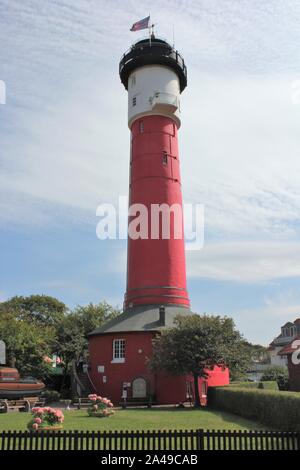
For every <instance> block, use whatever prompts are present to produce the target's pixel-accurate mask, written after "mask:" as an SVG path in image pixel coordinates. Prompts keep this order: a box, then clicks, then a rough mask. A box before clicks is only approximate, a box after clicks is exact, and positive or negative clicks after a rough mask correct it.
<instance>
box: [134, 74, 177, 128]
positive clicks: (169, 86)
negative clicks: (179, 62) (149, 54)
mask: <svg viewBox="0 0 300 470" xmlns="http://www.w3.org/2000/svg"><path fill="white" fill-rule="evenodd" d="M149 115H160V116H167V117H170V118H171V119H174V120H175V121H176V123H177V126H178V128H179V127H180V85H179V79H178V75H177V74H176V73H175V72H174V71H173V70H172V69H170V68H168V67H165V66H163V65H145V66H142V67H140V68H138V69H136V70H134V71H133V72H132V73H131V74H130V76H129V80H128V126H129V128H131V125H132V123H133V122H134V121H135V120H136V119H138V118H140V117H142V116H149Z"/></svg>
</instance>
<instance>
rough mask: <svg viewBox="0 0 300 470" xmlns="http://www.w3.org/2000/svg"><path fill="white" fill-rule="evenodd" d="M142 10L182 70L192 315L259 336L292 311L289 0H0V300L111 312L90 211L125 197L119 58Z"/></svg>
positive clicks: (299, 206) (110, 269) (295, 203)
mask: <svg viewBox="0 0 300 470" xmlns="http://www.w3.org/2000/svg"><path fill="white" fill-rule="evenodd" d="M149 12H150V13H151V18H152V21H153V22H154V23H155V24H156V26H155V31H156V34H157V35H158V36H160V37H163V38H166V39H168V40H169V41H170V42H171V43H172V42H173V29H174V40H175V47H176V48H177V49H178V50H179V51H180V52H181V53H182V55H183V57H184V59H185V61H186V64H187V67H188V87H187V89H186V90H185V91H184V93H183V95H182V97H181V108H182V126H181V128H180V132H179V134H180V135H179V141H180V158H181V173H182V184H183V197H184V201H185V202H186V203H200V204H203V205H204V217H205V219H204V220H205V240H204V247H203V249H202V250H200V251H187V253H186V255H187V274H188V289H189V294H190V298H191V302H192V309H193V311H196V312H198V313H203V312H206V313H215V314H220V315H228V316H231V317H233V319H234V321H235V323H236V325H237V327H238V328H239V330H240V331H241V332H242V333H243V334H244V336H245V337H246V338H247V339H248V340H249V341H251V342H254V343H261V344H265V345H267V344H268V343H269V342H270V341H271V340H272V339H273V337H274V336H276V335H277V334H278V333H279V331H280V326H281V325H282V324H283V323H285V322H286V321H293V320H295V319H296V318H298V317H300V288H299V287H300V240H299V233H300V156H299V150H300V128H299V127H300V99H298V98H299V95H300V94H298V95H297V96H295V89H297V87H298V86H299V81H300V54H299V52H300V51H299V47H300V46H299V45H300V28H299V21H300V3H299V2H298V1H297V0H264V1H263V2H262V1H261V0H223V1H222V2H220V1H218V0H210V1H207V0H198V1H193V0H184V1H180V0H172V1H168V0H164V1H162V0H151V1H143V0H140V1H137V0H131V1H130V0H129V1H126V2H124V1H120V0H111V1H103V0H43V2H41V1H39V0H0V41H1V42H0V43H1V48H0V80H2V81H4V82H5V84H6V104H5V105H3V104H0V301H2V300H5V299H8V298H10V297H11V296H14V295H30V294H46V295H52V296H55V297H57V298H59V299H61V300H63V301H64V302H65V303H66V304H67V305H68V306H69V307H71V308H72V307H74V306H75V305H77V304H81V305H84V304H87V303H89V302H100V301H102V300H104V299H105V300H106V301H107V302H109V303H111V304H113V305H118V306H119V307H121V306H122V302H123V295H124V291H125V282H126V241H124V240H105V241H103V240H99V239H98V238H97V237H96V226H97V223H98V221H99V220H98V218H97V216H96V208H97V206H98V205H99V204H101V203H116V202H117V200H118V197H119V196H120V195H125V196H126V194H127V191H128V173H129V168H128V167H129V130H128V127H127V96H126V92H125V90H124V88H123V86H122V84H121V83H120V79H119V76H118V63H119V59H120V57H121V56H122V54H123V53H124V52H125V51H126V50H127V49H128V48H129V47H130V45H131V44H132V42H133V41H136V40H137V39H138V38H139V37H143V36H144V32H143V31H142V32H138V33H132V32H130V31H129V29H130V27H131V25H132V23H133V22H135V21H137V20H139V19H141V18H143V17H145V16H147V15H148V14H149Z"/></svg>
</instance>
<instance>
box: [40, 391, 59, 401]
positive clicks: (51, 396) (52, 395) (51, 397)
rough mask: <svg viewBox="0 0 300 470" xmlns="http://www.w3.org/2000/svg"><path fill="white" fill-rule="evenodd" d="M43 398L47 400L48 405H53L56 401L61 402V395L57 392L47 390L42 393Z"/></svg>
mask: <svg viewBox="0 0 300 470" xmlns="http://www.w3.org/2000/svg"><path fill="white" fill-rule="evenodd" d="M42 397H43V398H45V402H46V403H52V402H54V401H59V399H60V394H59V393H58V392H57V391H56V390H45V391H44V392H43V393H42Z"/></svg>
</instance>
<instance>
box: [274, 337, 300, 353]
mask: <svg viewBox="0 0 300 470" xmlns="http://www.w3.org/2000/svg"><path fill="white" fill-rule="evenodd" d="M296 340H300V335H297V336H295V338H293V339H292V341H290V342H289V344H287V345H286V346H284V348H282V349H281V350H280V351H279V352H278V354H279V355H280V356H286V355H287V354H292V353H293V352H295V348H292V345H293V342H294V341H296Z"/></svg>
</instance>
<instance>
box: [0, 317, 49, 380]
mask: <svg viewBox="0 0 300 470" xmlns="http://www.w3.org/2000/svg"><path fill="white" fill-rule="evenodd" d="M0 338H1V339H2V340H3V341H4V342H5V344H6V355H7V363H8V364H9V365H10V366H11V367H17V368H18V370H19V372H20V374H21V375H33V376H36V377H38V378H40V379H43V378H45V377H46V376H47V375H48V373H49V371H50V367H49V366H48V365H47V364H46V363H45V361H44V359H43V358H44V356H45V355H46V354H49V352H50V343H51V341H53V339H54V336H53V329H52V328H50V327H45V328H40V327H39V326H37V325H35V324H30V323H28V322H26V321H24V320H16V318H14V317H13V316H12V315H11V314H7V313H6V314H1V317H0Z"/></svg>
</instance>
